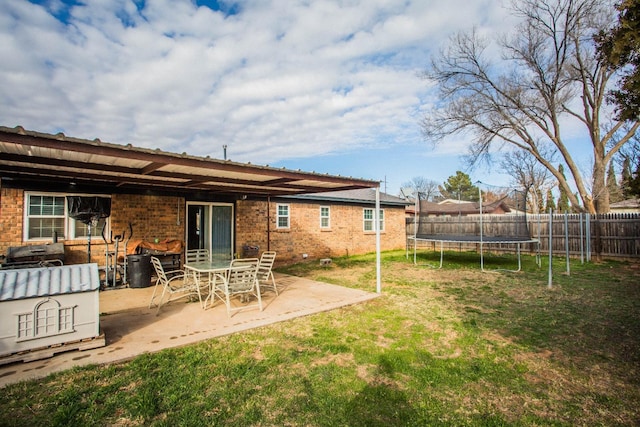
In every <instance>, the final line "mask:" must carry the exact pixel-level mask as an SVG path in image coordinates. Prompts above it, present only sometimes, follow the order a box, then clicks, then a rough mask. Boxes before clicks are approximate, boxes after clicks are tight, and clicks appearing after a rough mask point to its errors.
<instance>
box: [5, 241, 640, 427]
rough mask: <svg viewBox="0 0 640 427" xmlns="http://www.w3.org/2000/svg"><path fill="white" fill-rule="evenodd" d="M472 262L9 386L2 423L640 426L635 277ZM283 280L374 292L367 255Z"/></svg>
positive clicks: (396, 272) (399, 264)
mask: <svg viewBox="0 0 640 427" xmlns="http://www.w3.org/2000/svg"><path fill="white" fill-rule="evenodd" d="M439 256H440V254H439V252H438V253H432V252H431V253H421V254H420V257H419V263H420V264H422V263H427V262H428V263H437V262H439ZM478 261H479V259H478V256H477V255H476V254H469V253H456V252H449V253H447V254H445V266H444V268H443V269H441V270H439V269H433V268H430V267H428V266H424V265H417V266H416V265H414V264H413V262H412V260H407V259H406V258H405V252H404V251H395V252H387V253H384V254H383V266H382V282H383V296H381V297H380V298H377V299H375V300H372V301H369V302H367V303H364V304H359V305H355V306H351V307H347V308H343V309H339V310H334V311H331V312H326V313H321V314H317V315H313V316H308V317H304V318H299V319H295V320H292V321H287V322H283V323H279V324H275V325H271V326H268V327H264V328H260V329H256V330H252V331H250V332H242V333H239V334H235V335H231V336H227V337H223V338H217V339H213V340H208V341H204V342H201V343H199V344H196V345H191V346H188V347H183V348H178V349H170V350H165V351H163V352H160V353H157V354H153V355H149V354H146V355H143V356H140V357H137V358H135V359H134V360H132V361H130V362H126V363H121V364H115V365H110V366H93V367H82V368H77V369H72V370H70V371H66V372H62V373H58V374H53V375H51V376H49V377H47V378H45V379H43V380H39V381H30V382H23V383H19V384H15V385H11V386H7V387H5V388H3V389H0V424H1V425H24V426H37V425H60V426H72V425H78V426H89V425H118V426H133V425H166V426H176V425H183V426H189V425H193V426H204V425H225V426H227V425H231V426H234V425H235V426H247V425H254V426H272V425H277V426H392V425H406V426H416V425H451V426H464V425H481V426H493V425H534V426H535V425H538V426H548V425H558V426H564V425H566V426H575V425H584V426H595V425H606V426H610V425H629V426H631V425H638V424H640V408H639V407H638V402H640V387H639V386H640V381H639V380H640V373H639V372H638V369H639V368H640V363H639V362H640V350H639V349H640V346H639V344H640V318H639V316H638V314H639V312H640V285H639V283H640V268H638V266H637V265H633V264H626V263H614V262H607V263H601V264H580V263H579V262H578V261H574V262H573V263H572V266H571V275H570V276H568V275H566V274H561V272H562V271H563V269H564V266H565V264H564V260H558V261H556V262H557V263H558V264H557V266H554V270H555V271H556V274H555V275H554V284H553V287H552V288H551V289H549V288H548V287H547V268H546V265H545V262H546V261H545V260H544V259H543V266H542V267H541V268H539V267H537V266H536V264H535V262H534V261H535V260H534V259H533V258H531V257H524V258H523V271H522V272H519V273H508V272H491V273H482V272H481V271H479V262H478ZM485 261H486V263H489V265H488V266H489V267H491V268H496V267H501V266H505V267H508V268H510V267H512V266H513V264H514V257H513V256H502V257H501V256H490V257H488V258H487V260H485ZM282 271H283V272H287V273H290V274H295V275H299V276H305V277H309V278H312V279H315V280H321V281H326V282H329V283H335V284H339V285H343V286H348V287H355V288H359V289H366V290H370V291H375V265H374V256H373V255H367V256H362V257H349V258H341V259H334V262H333V264H332V265H331V266H330V267H321V266H319V265H318V264H317V263H316V262H309V263H305V264H298V265H295V266H291V267H289V268H287V269H283V270H282Z"/></svg>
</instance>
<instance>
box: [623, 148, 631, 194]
mask: <svg viewBox="0 0 640 427" xmlns="http://www.w3.org/2000/svg"><path fill="white" fill-rule="evenodd" d="M631 177H632V174H631V160H630V159H629V156H624V159H623V161H622V173H621V178H620V186H621V187H622V197H624V198H625V199H628V198H629V188H628V185H629V182H630V181H631Z"/></svg>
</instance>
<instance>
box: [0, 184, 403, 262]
mask: <svg viewBox="0 0 640 427" xmlns="http://www.w3.org/2000/svg"><path fill="white" fill-rule="evenodd" d="M277 204H278V202H274V201H272V202H271V204H270V206H269V211H267V202H266V201H264V200H239V201H238V202H237V204H236V212H235V233H236V241H235V244H236V252H237V253H239V254H240V255H243V247H244V246H258V247H259V248H260V251H264V250H267V249H271V250H274V251H277V252H278V258H277V262H278V263H279V264H280V263H292V262H297V261H301V260H302V259H303V256H302V255H303V254H307V255H308V258H309V259H319V258H327V257H334V256H342V255H353V254H362V253H367V252H373V251H375V233H373V232H364V231H363V220H362V216H363V212H362V211H363V207H362V206H358V205H349V204H329V203H309V202H297V201H287V202H286V204H288V205H289V209H290V228H289V229H284V230H282V229H277V228H276V209H277ZM321 205H322V206H330V221H331V227H330V228H329V229H328V230H323V229H320V206H321ZM23 208H24V191H23V190H19V189H13V188H0V233H1V234H0V235H1V236H2V241H0V253H2V254H4V253H6V250H7V248H8V247H9V246H21V245H24V244H26V243H25V242H23V240H22V235H23V230H22V226H23ZM382 209H384V213H385V230H384V232H382V233H381V238H380V243H381V249H382V250H390V249H400V248H404V247H405V213H404V208H403V207H394V208H390V207H385V206H383V207H382ZM185 218H186V216H185V199H184V198H181V197H165V196H149V195H122V194H114V195H113V196H112V199H111V218H110V221H111V230H112V235H118V234H122V233H123V232H126V234H127V236H128V233H129V228H128V224H129V222H131V224H132V227H133V239H134V240H136V239H142V240H148V241H153V240H154V239H159V240H165V239H170V240H173V239H176V240H184V236H185V221H186V219H185ZM268 230H269V232H268ZM100 232H101V230H95V232H94V236H99V234H100ZM267 238H269V243H268V242H267ZM64 244H65V259H66V262H67V263H70V264H71V263H83V262H86V261H87V240H86V239H84V238H83V239H78V240H66V241H64ZM120 245H121V246H120V247H121V248H123V246H122V245H123V242H121V243H120ZM109 249H110V250H113V242H110V245H109ZM91 254H92V261H93V262H97V263H98V264H99V265H104V264H105V244H104V241H103V240H102V237H101V236H100V237H98V238H95V239H93V240H92V244H91Z"/></svg>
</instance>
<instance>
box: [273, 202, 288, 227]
mask: <svg viewBox="0 0 640 427" xmlns="http://www.w3.org/2000/svg"><path fill="white" fill-rule="evenodd" d="M276 209H277V214H276V224H277V228H289V224H290V221H289V205H278V206H277V207H276Z"/></svg>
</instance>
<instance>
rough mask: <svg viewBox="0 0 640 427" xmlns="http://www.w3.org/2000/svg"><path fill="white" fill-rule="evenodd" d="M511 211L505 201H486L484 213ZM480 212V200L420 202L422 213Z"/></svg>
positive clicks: (466, 213)
mask: <svg viewBox="0 0 640 427" xmlns="http://www.w3.org/2000/svg"><path fill="white" fill-rule="evenodd" d="M508 212H511V208H509V206H508V205H507V204H506V203H505V202H504V201H501V200H499V201H496V202H492V203H484V204H483V205H482V213H483V214H502V213H508ZM479 213H480V204H479V203H478V202H457V201H456V202H455V203H436V202H427V201H421V202H420V214H422V215H474V214H479Z"/></svg>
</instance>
